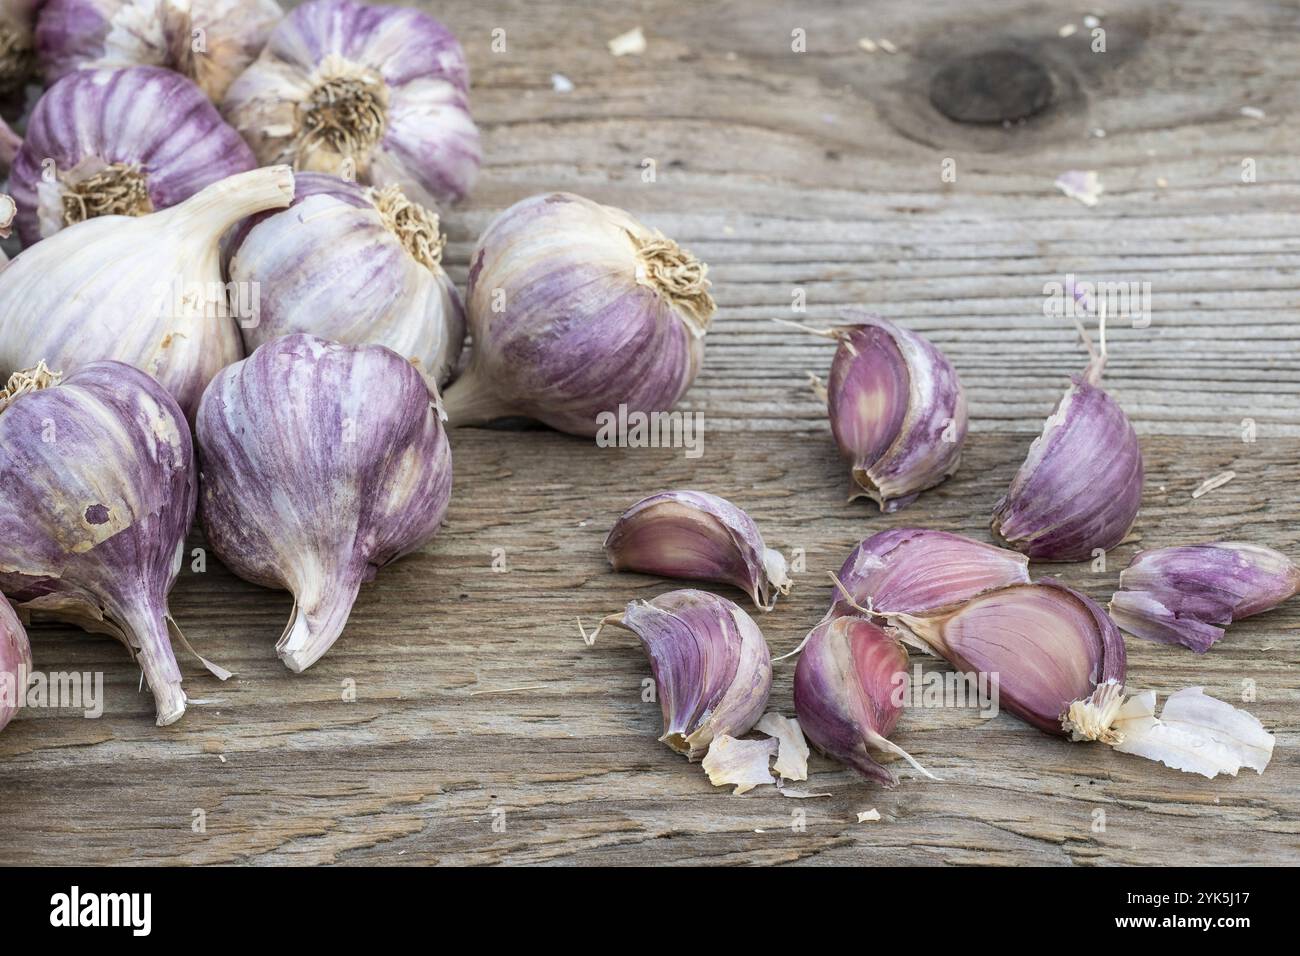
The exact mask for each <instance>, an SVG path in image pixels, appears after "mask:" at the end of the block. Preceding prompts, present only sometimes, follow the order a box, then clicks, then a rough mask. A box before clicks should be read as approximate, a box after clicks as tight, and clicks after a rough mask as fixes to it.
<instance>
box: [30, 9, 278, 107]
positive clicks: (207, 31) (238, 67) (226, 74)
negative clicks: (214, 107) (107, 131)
mask: <svg viewBox="0 0 1300 956" xmlns="http://www.w3.org/2000/svg"><path fill="white" fill-rule="evenodd" d="M282 15H283V11H281V10H280V6H279V4H277V3H276V2H275V0H44V5H43V6H42V7H41V12H40V19H39V20H38V21H37V25H36V46H37V51H38V55H39V58H40V64H41V69H42V71H43V72H44V74H45V81H46V82H47V83H53V82H54V81H55V80H57V79H59V77H62V76H66V75H67V74H69V73H73V72H75V71H77V70H84V69H93V68H96V67H118V66H161V67H166V68H167V69H169V70H174V71H175V72H177V73H180V74H182V75H184V76H187V77H189V78H190V79H191V80H193V81H194V82H195V83H197V84H198V86H199V89H201V90H203V92H204V94H205V95H206V96H207V97H208V98H209V99H211V100H213V101H215V102H220V101H221V97H222V96H223V95H225V92H226V88H227V87H228V86H230V83H231V81H232V80H234V78H235V77H237V76H238V75H239V74H240V73H242V72H243V70H244V68H245V67H246V66H248V64H249V63H251V62H252V61H253V58H254V57H256V56H257V54H258V52H259V51H260V50H261V49H262V46H263V44H265V43H266V39H267V37H268V36H269V35H270V33H271V29H272V28H273V27H274V26H275V24H276V23H277V22H278V21H279V20H280V17H281V16H282Z"/></svg>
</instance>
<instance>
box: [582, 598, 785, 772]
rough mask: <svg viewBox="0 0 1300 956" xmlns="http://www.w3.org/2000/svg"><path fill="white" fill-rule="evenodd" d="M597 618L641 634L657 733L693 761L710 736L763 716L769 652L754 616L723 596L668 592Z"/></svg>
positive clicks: (739, 729)
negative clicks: (658, 716)
mask: <svg viewBox="0 0 1300 956" xmlns="http://www.w3.org/2000/svg"><path fill="white" fill-rule="evenodd" d="M601 625H602V626H605V625H614V626H616V627H622V628H626V629H627V630H629V631H632V632H633V633H635V634H636V636H637V637H638V638H640V639H641V646H642V648H644V650H645V653H646V657H647V658H649V660H650V673H651V674H652V675H653V676H654V682H655V688H656V692H657V693H658V695H659V705H660V708H661V709H662V711H663V718H664V732H663V736H661V737H660V738H659V739H660V740H661V741H663V742H664V743H665V744H667V745H668V746H669V747H670V748H672V749H673V750H675V751H677V752H678V753H683V754H686V756H687V757H688V758H690V759H691V760H698V759H700V758H701V757H703V756H704V754H705V753H707V752H708V749H709V744H710V743H712V741H713V740H714V739H715V738H717V737H720V736H722V735H724V734H725V735H727V736H730V737H740V736H742V735H743V734H746V733H748V732H749V731H750V730H751V729H753V727H754V725H755V724H756V723H757V722H758V720H759V718H760V717H762V716H763V709H764V708H765V707H766V706H767V698H768V694H769V693H771V690H772V664H771V661H770V658H771V654H770V652H769V651H768V649H767V642H766V641H764V640H763V634H762V632H761V631H759V629H758V625H757V624H755V623H754V619H753V618H751V617H750V616H749V615H748V614H746V613H745V612H744V611H742V610H741V609H740V608H739V607H737V606H736V605H735V604H733V603H732V602H731V601H728V600H727V599H726V598H723V597H718V596H717V595H716V594H709V593H708V592H707V591H695V590H682V591H669V592H668V593H667V594H661V595H659V597H657V598H655V599H654V600H652V601H639V602H638V601H633V602H632V603H631V604H629V605H628V606H627V608H626V610H624V611H623V612H622V613H621V614H614V615H611V616H609V617H607V618H605V620H604V621H602V622H601ZM597 630H599V628H598V629H597ZM593 636H594V635H593Z"/></svg>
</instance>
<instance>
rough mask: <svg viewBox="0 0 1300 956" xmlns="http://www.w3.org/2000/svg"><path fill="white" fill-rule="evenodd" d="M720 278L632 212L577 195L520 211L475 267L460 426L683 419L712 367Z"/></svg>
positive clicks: (492, 230) (519, 206)
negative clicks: (683, 409)
mask: <svg viewBox="0 0 1300 956" xmlns="http://www.w3.org/2000/svg"><path fill="white" fill-rule="evenodd" d="M707 271H708V269H707V267H706V266H705V265H704V264H703V263H702V262H700V261H699V260H698V259H696V258H695V257H694V256H692V255H691V254H690V253H689V252H687V251H685V250H684V249H682V248H681V247H680V246H678V245H677V244H676V243H675V242H673V241H672V240H671V239H668V238H666V237H665V236H663V235H662V234H660V233H659V232H657V231H655V230H651V229H648V228H646V227H645V226H643V225H641V224H640V223H639V222H637V221H636V220H635V219H633V218H632V217H631V216H629V215H628V214H627V213H626V212H624V211H623V210H621V209H615V208H614V207H612V206H602V205H600V204H599V203H595V202H592V201H591V200H589V199H583V198H582V197H581V196H575V195H572V194H570V193H550V194H547V195H540V196H533V197H531V198H529V199H524V200H522V201H520V202H517V203H515V204H514V205H513V206H511V207H510V208H509V209H507V210H506V211H505V212H503V213H501V215H499V216H497V218H496V219H494V220H493V221H492V223H491V224H490V225H489V226H488V227H487V229H486V231H484V233H483V235H482V236H481V237H480V238H479V241H478V245H477V247H476V248H475V250H474V253H473V255H472V256H471V259H470V271H469V291H468V294H467V296H466V303H465V304H466V309H467V313H468V317H469V326H470V333H471V337H472V338H473V341H474V348H473V351H472V352H471V353H470V363H469V367H468V368H467V369H466V371H465V374H464V375H462V376H461V377H460V378H459V379H457V380H456V382H454V383H453V384H452V385H451V387H450V388H448V389H447V394H446V396H445V403H446V408H447V417H448V421H449V422H450V423H451V424H452V425H453V426H459V425H477V424H483V423H485V422H489V421H492V420H493V419H497V418H503V417H506V416H515V415H523V416H527V417H529V418H535V419H537V420H539V421H542V422H544V423H546V424H547V425H550V426H551V427H552V428H555V429H558V430H560V431H564V432H569V433H570V434H573V435H583V436H599V435H600V434H601V432H602V428H603V427H604V425H603V422H602V420H606V421H608V420H609V419H610V418H611V417H614V416H618V415H619V412H620V407H625V408H626V410H627V414H628V415H631V414H632V413H644V414H647V415H649V414H650V413H653V412H658V411H667V410H669V409H670V408H672V407H673V405H674V404H676V402H677V400H678V399H680V398H681V397H682V395H683V394H684V393H685V392H686V390H687V389H688V388H689V387H690V385H691V383H692V382H693V381H694V380H695V376H696V374H697V373H698V372H699V370H700V365H701V364H702V363H703V361H704V336H705V333H706V332H707V331H708V328H709V322H710V321H711V319H712V317H713V313H714V311H715V309H716V306H715V305H714V302H713V297H712V296H711V295H709V291H708V289H709V281H708V279H707V278H706V274H707Z"/></svg>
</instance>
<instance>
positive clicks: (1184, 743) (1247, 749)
mask: <svg viewBox="0 0 1300 956" xmlns="http://www.w3.org/2000/svg"><path fill="white" fill-rule="evenodd" d="M1155 706H1156V695H1155V691H1149V690H1148V691H1143V692H1141V693H1139V694H1135V695H1133V696H1132V697H1130V698H1129V699H1128V701H1127V702H1126V703H1125V704H1124V706H1123V708H1122V709H1121V710H1120V711H1119V714H1118V716H1117V717H1116V718H1115V724H1114V728H1115V730H1116V731H1118V732H1119V734H1120V735H1121V740H1120V741H1119V742H1117V743H1114V744H1112V745H1111V746H1113V747H1114V748H1115V749H1116V750H1118V751H1120V752H1121V753H1130V754H1136V755H1138V756H1140V757H1146V758H1147V759H1148V760H1156V761H1159V762H1160V763H1163V764H1164V765H1165V766H1166V767H1172V768H1173V769H1175V770H1182V771H1184V772H1186V773H1197V774H1200V775H1201V776H1203V777H1209V778H1213V777H1215V776H1217V775H1218V774H1220V773H1226V774H1231V775H1232V776H1234V777H1235V776H1236V775H1237V771H1238V770H1240V769H1241V768H1242V767H1250V768H1251V769H1252V770H1255V771H1257V772H1258V773H1263V772H1264V768H1265V767H1267V766H1268V763H1269V760H1270V759H1271V758H1272V756H1273V744H1274V737H1273V735H1272V734H1270V733H1269V732H1268V731H1266V730H1265V729H1264V725H1263V724H1261V723H1260V722H1259V720H1258V719H1257V718H1256V717H1255V716H1254V715H1253V714H1250V713H1247V712H1246V711H1244V710H1240V709H1238V708H1236V707H1233V706H1232V705H1231V704H1227V703H1224V702H1223V701H1221V700H1218V699H1217V698H1214V697H1210V696H1209V695H1208V694H1206V693H1205V691H1204V689H1203V688H1201V687H1187V688H1184V689H1183V690H1180V691H1178V692H1177V693H1175V694H1171V695H1170V697H1169V698H1168V699H1167V700H1166V701H1165V706H1164V708H1163V709H1162V710H1161V712H1160V716H1159V717H1158V718H1157V717H1156V716H1155Z"/></svg>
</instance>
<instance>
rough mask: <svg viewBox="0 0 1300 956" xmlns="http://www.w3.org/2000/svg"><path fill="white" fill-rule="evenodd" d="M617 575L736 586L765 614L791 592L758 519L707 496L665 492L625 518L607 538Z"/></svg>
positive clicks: (783, 562)
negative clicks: (627, 573) (629, 573)
mask: <svg viewBox="0 0 1300 956" xmlns="http://www.w3.org/2000/svg"><path fill="white" fill-rule="evenodd" d="M605 554H606V555H607V556H608V558H609V563H610V566H611V567H613V569H614V570H615V571H640V572H641V573H643V574H658V575H662V576H664V577H670V578H690V579H692V580H696V581H718V582H725V583H727V584H734V585H735V586H736V587H738V588H740V589H741V590H742V591H744V592H745V593H746V594H748V595H749V596H750V597H751V598H752V599H753V601H754V604H755V605H757V606H758V607H759V608H760V609H761V610H764V611H770V610H772V608H773V607H774V606H775V605H776V598H777V595H778V594H786V593H788V592H789V590H790V587H791V581H790V575H789V572H788V568H787V565H786V560H785V558H784V557H783V556H782V554H781V553H780V552H779V551H774V550H772V549H771V548H769V547H767V546H766V545H765V544H764V543H763V536H762V535H761V534H760V533H759V530H758V525H756V524H755V523H754V519H753V518H751V517H750V516H749V515H747V514H746V513H745V512H744V511H742V510H741V509H740V508H737V507H736V506H735V505H734V504H732V503H731V502H730V501H727V500H726V499H725V498H719V497H718V496H717V495H711V494H708V493H707V492H703V491H661V492H659V493H658V494H656V495H651V496H650V497H648V498H643V499H641V500H640V501H638V502H637V503H636V504H634V505H633V506H632V507H630V508H628V509H627V511H625V512H623V514H622V516H620V517H619V519H618V521H616V522H615V523H614V527H613V528H612V529H610V532H609V535H608V536H607V537H606V538H605Z"/></svg>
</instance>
